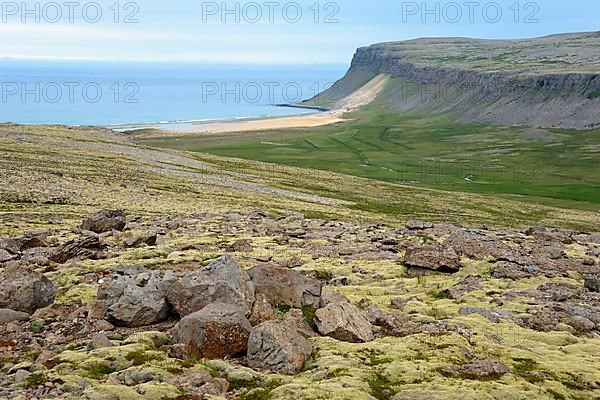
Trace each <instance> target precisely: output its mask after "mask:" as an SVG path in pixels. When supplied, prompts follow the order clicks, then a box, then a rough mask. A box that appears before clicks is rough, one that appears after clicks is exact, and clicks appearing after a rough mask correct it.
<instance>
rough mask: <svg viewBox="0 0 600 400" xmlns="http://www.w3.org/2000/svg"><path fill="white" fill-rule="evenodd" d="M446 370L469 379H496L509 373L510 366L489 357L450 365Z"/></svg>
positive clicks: (448, 372)
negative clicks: (470, 362)
mask: <svg viewBox="0 0 600 400" xmlns="http://www.w3.org/2000/svg"><path fill="white" fill-rule="evenodd" d="M444 372H445V373H447V374H450V375H460V376H463V377H465V378H467V379H496V378H499V377H501V376H502V375H504V374H506V373H508V367H507V366H506V365H504V364H503V363H501V362H500V361H498V360H494V359H489V360H479V361H476V362H474V363H472V364H466V365H461V366H452V367H448V368H446V369H445V370H444Z"/></svg>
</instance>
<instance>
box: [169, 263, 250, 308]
mask: <svg viewBox="0 0 600 400" xmlns="http://www.w3.org/2000/svg"><path fill="white" fill-rule="evenodd" d="M167 298H168V301H169V303H170V304H171V305H172V306H173V309H174V310H175V311H176V312H177V313H178V314H179V316H180V317H185V316H186V315H190V314H192V313H194V312H196V311H200V310H202V309H203V308H204V307H206V306H207V305H209V304H211V303H225V304H235V305H239V306H242V307H244V308H245V309H246V311H245V314H246V315H250V312H251V310H252V306H253V304H254V284H253V283H252V281H251V280H250V277H249V276H248V274H247V273H246V271H244V270H243V269H241V268H240V266H239V265H238V264H237V263H236V262H235V261H234V260H233V259H232V258H231V257H229V256H223V257H221V258H219V259H217V260H216V261H214V262H213V263H211V264H210V265H208V266H206V267H204V268H201V269H199V270H196V271H192V272H190V273H188V274H187V275H186V276H184V277H183V278H182V279H180V280H178V281H177V282H175V283H174V284H173V285H172V286H171V288H170V289H169V291H168V295H167Z"/></svg>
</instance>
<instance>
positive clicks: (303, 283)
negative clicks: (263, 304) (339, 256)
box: [248, 265, 322, 309]
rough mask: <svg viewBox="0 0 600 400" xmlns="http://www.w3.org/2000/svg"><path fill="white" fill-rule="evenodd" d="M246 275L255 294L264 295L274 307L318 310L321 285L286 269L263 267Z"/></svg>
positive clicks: (256, 268) (254, 269)
mask: <svg viewBox="0 0 600 400" xmlns="http://www.w3.org/2000/svg"><path fill="white" fill-rule="evenodd" d="M248 275H250V278H251V279H252V281H253V282H254V286H255V287H256V294H257V295H258V294H263V295H265V296H266V297H267V298H268V299H269V300H270V301H271V303H272V304H274V305H286V306H291V307H296V308H302V307H311V308H314V309H317V308H319V306H320V303H321V289H322V283H321V281H318V280H316V279H312V278H309V277H306V276H304V275H302V274H300V273H299V272H297V271H294V270H290V269H287V268H281V267H274V266H270V265H263V266H258V267H254V268H252V269H251V270H250V271H248Z"/></svg>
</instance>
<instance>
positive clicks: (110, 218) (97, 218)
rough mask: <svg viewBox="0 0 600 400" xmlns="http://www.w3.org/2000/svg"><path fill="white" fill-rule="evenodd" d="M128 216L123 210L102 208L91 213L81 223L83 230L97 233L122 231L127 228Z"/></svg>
mask: <svg viewBox="0 0 600 400" xmlns="http://www.w3.org/2000/svg"><path fill="white" fill-rule="evenodd" d="M126 223H127V217H126V216H125V213H124V212H123V211H118V210H117V211H111V210H102V211H98V212H97V213H95V214H93V215H90V216H89V217H88V218H86V219H85V220H83V222H82V223H81V226H80V228H81V230H84V231H91V232H95V233H104V232H110V231H112V230H116V231H122V230H123V229H125V225H126Z"/></svg>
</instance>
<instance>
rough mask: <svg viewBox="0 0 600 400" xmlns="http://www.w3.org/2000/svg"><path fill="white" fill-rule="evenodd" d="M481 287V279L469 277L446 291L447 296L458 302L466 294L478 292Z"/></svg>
mask: <svg viewBox="0 0 600 400" xmlns="http://www.w3.org/2000/svg"><path fill="white" fill-rule="evenodd" d="M482 287H483V279H482V278H480V277H477V276H469V277H466V278H465V279H463V280H461V281H460V282H458V283H457V284H456V285H454V286H452V287H451V288H450V289H448V295H449V296H450V297H451V298H452V299H454V300H458V299H460V298H461V297H462V296H464V295H465V294H467V293H471V292H474V291H476V290H480V289H481V288H482Z"/></svg>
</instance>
